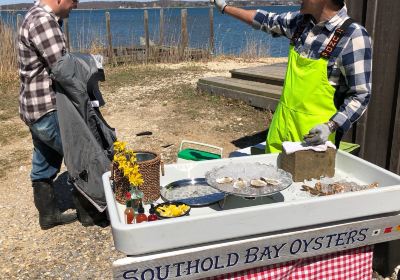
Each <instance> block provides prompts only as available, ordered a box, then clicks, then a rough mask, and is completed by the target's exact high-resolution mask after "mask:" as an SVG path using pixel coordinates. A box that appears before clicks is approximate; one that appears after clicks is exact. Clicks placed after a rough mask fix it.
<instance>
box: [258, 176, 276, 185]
mask: <svg viewBox="0 0 400 280" xmlns="http://www.w3.org/2000/svg"><path fill="white" fill-rule="evenodd" d="M260 180H262V181H264V182H265V183H267V184H268V185H272V186H277V185H279V184H280V183H281V181H279V180H276V179H271V178H265V177H260Z"/></svg>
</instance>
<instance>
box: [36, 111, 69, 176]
mask: <svg viewBox="0 0 400 280" xmlns="http://www.w3.org/2000/svg"><path fill="white" fill-rule="evenodd" d="M29 130H30V132H31V135H32V141H33V147H34V149H33V155H32V171H31V180H32V181H39V180H47V179H54V178H55V177H56V176H57V173H58V172H59V171H60V168H61V164H62V159H63V149H62V144H61V134H60V127H59V126H58V118H57V111H51V112H49V113H47V114H46V115H44V116H43V117H41V118H40V119H39V120H37V121H36V122H34V123H33V124H32V125H30V126H29Z"/></svg>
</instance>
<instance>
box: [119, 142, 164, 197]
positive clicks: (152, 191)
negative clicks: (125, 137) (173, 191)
mask: <svg viewBox="0 0 400 280" xmlns="http://www.w3.org/2000/svg"><path fill="white" fill-rule="evenodd" d="M160 166H161V158H160V156H159V155H158V154H156V153H153V152H147V151H133V150H130V149H128V148H127V147H126V143H125V142H120V141H116V142H115V143H114V158H113V161H112V167H111V179H112V180H113V186H114V193H115V198H116V199H117V201H118V202H120V203H125V202H126V194H127V192H129V193H130V194H131V195H132V198H134V199H135V198H140V199H142V200H143V202H144V203H151V202H154V201H156V200H157V199H158V198H159V197H160Z"/></svg>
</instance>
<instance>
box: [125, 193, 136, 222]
mask: <svg viewBox="0 0 400 280" xmlns="http://www.w3.org/2000/svg"><path fill="white" fill-rule="evenodd" d="M126 198H127V200H126V209H125V211H124V214H125V222H126V223H127V224H133V223H134V220H135V210H133V208H132V200H131V194H130V193H129V192H128V193H127V194H126Z"/></svg>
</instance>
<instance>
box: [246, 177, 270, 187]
mask: <svg viewBox="0 0 400 280" xmlns="http://www.w3.org/2000/svg"><path fill="white" fill-rule="evenodd" d="M250 185H251V186H252V187H256V188H261V187H266V186H267V185H268V184H267V182H265V181H264V180H261V179H254V180H251V181H250Z"/></svg>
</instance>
